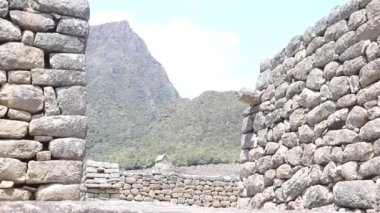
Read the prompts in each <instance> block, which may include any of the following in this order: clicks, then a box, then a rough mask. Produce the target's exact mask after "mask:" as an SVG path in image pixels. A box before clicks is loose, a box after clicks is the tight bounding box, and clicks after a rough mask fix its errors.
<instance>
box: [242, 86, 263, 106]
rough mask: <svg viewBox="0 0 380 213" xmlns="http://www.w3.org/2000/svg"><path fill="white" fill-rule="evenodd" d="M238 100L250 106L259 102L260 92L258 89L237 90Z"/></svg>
mask: <svg viewBox="0 0 380 213" xmlns="http://www.w3.org/2000/svg"><path fill="white" fill-rule="evenodd" d="M238 96H239V101H241V102H243V103H246V104H249V105H251V106H254V105H258V104H260V103H261V92H260V91H258V90H250V89H247V88H243V89H241V90H240V91H239V94H238Z"/></svg>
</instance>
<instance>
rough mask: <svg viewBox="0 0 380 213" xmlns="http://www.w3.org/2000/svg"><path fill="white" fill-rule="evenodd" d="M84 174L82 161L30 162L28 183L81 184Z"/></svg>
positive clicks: (27, 176)
mask: <svg viewBox="0 0 380 213" xmlns="http://www.w3.org/2000/svg"><path fill="white" fill-rule="evenodd" d="M81 173H82V162H81V161H64V160H53V161H30V162H29V163H28V172H27V174H26V182H27V183H28V184H41V183H64V184H75V183H80V180H81Z"/></svg>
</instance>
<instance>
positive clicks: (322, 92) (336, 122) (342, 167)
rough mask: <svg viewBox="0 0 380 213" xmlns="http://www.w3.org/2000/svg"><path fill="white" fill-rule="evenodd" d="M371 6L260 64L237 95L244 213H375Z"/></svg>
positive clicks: (337, 17) (377, 130)
mask: <svg viewBox="0 0 380 213" xmlns="http://www.w3.org/2000/svg"><path fill="white" fill-rule="evenodd" d="M379 36H380V0H352V1H350V2H348V3H347V4H345V5H343V6H338V7H335V8H334V9H333V10H332V11H331V13H330V14H329V15H328V16H326V17H323V18H322V19H320V20H319V21H317V23H316V24H315V25H314V26H312V27H310V28H308V29H307V30H306V31H305V32H304V34H303V35H302V36H296V37H294V38H293V39H292V40H291V41H290V42H289V44H288V45H287V47H286V48H284V49H283V50H282V51H281V52H279V53H278V54H277V55H275V56H274V57H273V58H272V59H268V60H264V61H263V62H262V63H261V66H260V76H259V79H258V81H257V84H256V90H254V91H249V90H247V89H243V90H241V92H240V100H241V101H242V102H244V103H247V104H249V105H250V106H251V107H250V108H248V109H247V110H246V111H245V112H244V116H245V118H244V120H243V127H242V132H243V136H242V138H241V149H242V150H241V154H240V161H241V174H240V176H241V177H240V178H241V180H242V181H243V187H242V189H241V196H242V197H245V198H244V199H245V201H246V202H249V207H250V208H261V207H263V206H267V205H269V206H276V207H277V208H283V209H302V208H309V209H310V208H315V207H321V206H326V205H329V206H330V207H331V208H332V209H331V211H333V210H335V209H334V208H336V209H340V208H343V209H344V208H349V209H362V210H367V212H377V211H379V200H380V197H379V194H378V193H379V192H380V180H379V179H378V177H380V58H379V57H380V49H379V45H380V44H379V42H380V37H379Z"/></svg>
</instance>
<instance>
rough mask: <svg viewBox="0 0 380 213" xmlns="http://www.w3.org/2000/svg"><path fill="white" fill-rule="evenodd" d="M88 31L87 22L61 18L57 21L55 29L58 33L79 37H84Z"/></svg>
mask: <svg viewBox="0 0 380 213" xmlns="http://www.w3.org/2000/svg"><path fill="white" fill-rule="evenodd" d="M89 31H90V25H89V24H88V22H87V21H84V20H82V19H76V18H63V19H61V20H60V21H59V23H58V27H57V32H58V33H63V34H68V35H73V36H80V37H86V36H87V35H88V33H89Z"/></svg>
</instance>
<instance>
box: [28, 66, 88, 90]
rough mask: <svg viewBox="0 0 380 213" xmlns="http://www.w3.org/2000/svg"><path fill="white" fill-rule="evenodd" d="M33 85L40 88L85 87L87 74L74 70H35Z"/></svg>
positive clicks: (33, 72)
mask: <svg viewBox="0 0 380 213" xmlns="http://www.w3.org/2000/svg"><path fill="white" fill-rule="evenodd" d="M32 83H33V85H40V86H56V87H64V86H75V85H80V86H84V85H85V84H86V77H85V73H84V72H81V71H74V70H54V69H33V70H32Z"/></svg>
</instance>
